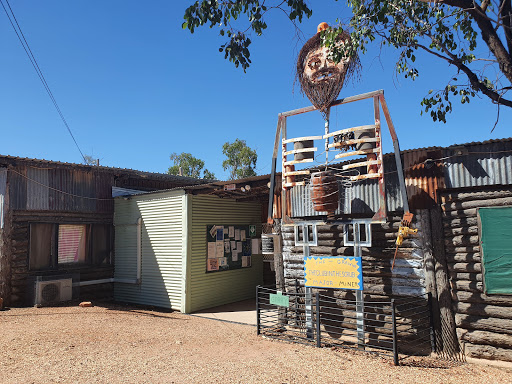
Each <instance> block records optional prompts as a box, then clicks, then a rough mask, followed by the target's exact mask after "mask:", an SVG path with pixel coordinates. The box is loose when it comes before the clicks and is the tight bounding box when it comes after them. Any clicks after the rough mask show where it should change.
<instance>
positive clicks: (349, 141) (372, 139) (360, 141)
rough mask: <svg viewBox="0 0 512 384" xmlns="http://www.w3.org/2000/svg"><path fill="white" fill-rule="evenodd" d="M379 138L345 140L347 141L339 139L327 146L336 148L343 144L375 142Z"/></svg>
mask: <svg viewBox="0 0 512 384" xmlns="http://www.w3.org/2000/svg"><path fill="white" fill-rule="evenodd" d="M379 141H380V139H379V138H378V137H370V138H368V139H356V140H347V141H340V142H337V143H333V144H329V148H337V147H342V146H344V145H354V144H359V143H377V142H379Z"/></svg>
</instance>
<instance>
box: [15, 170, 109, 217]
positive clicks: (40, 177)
mask: <svg viewBox="0 0 512 384" xmlns="http://www.w3.org/2000/svg"><path fill="white" fill-rule="evenodd" d="M9 171H10V172H9V180H10V181H9V185H10V187H9V188H10V196H12V198H11V199H10V206H11V208H12V209H19V210H35V211H48V210H52V211H61V212H101V213H111V212H112V211H113V203H112V200H111V197H112V185H113V184H114V178H113V175H112V174H109V173H106V172H96V171H94V170H89V171H87V170H84V169H80V168H77V169H73V168H37V167H30V166H21V165H20V166H18V167H16V168H15V169H10V170H9Z"/></svg>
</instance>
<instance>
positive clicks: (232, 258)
mask: <svg viewBox="0 0 512 384" xmlns="http://www.w3.org/2000/svg"><path fill="white" fill-rule="evenodd" d="M255 236H256V226H255V225H251V226H249V225H228V226H224V225H207V226H206V249H207V257H206V272H207V273H209V272H220V271H227V270H231V269H241V268H250V267H251V266H252V260H251V258H252V254H253V253H255V252H254V250H256V249H257V248H256V247H254V240H257V239H254V237H255Z"/></svg>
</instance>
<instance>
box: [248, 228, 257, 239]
mask: <svg viewBox="0 0 512 384" xmlns="http://www.w3.org/2000/svg"><path fill="white" fill-rule="evenodd" d="M249 237H256V226H255V225H249Z"/></svg>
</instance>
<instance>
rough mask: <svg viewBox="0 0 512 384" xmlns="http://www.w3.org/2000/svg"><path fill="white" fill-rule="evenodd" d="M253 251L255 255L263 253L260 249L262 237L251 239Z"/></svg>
mask: <svg viewBox="0 0 512 384" xmlns="http://www.w3.org/2000/svg"><path fill="white" fill-rule="evenodd" d="M251 251H252V252H251V253H252V254H253V255H259V254H261V251H260V239H251Z"/></svg>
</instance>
